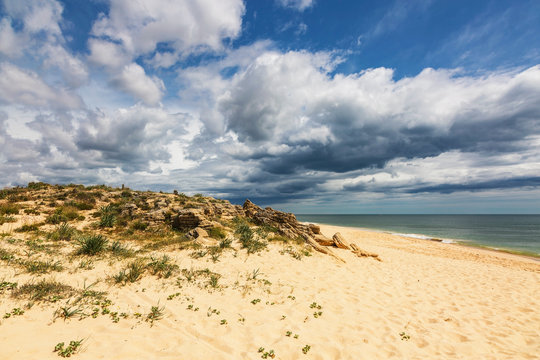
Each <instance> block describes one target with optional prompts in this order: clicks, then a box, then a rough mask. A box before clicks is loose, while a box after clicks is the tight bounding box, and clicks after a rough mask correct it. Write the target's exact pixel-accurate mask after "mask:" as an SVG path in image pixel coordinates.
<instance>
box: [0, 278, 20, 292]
mask: <svg viewBox="0 0 540 360" xmlns="http://www.w3.org/2000/svg"><path fill="white" fill-rule="evenodd" d="M16 288H17V283H16V282H9V281H2V282H0V294H3V293H4V292H5V291H6V290H15V289H16Z"/></svg>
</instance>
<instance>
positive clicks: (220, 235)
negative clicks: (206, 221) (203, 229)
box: [208, 227, 227, 240]
mask: <svg viewBox="0 0 540 360" xmlns="http://www.w3.org/2000/svg"><path fill="white" fill-rule="evenodd" d="M208 235H210V237H211V238H214V239H217V240H221V239H225V238H226V237H227V233H226V232H225V231H224V230H223V229H222V228H220V227H212V228H210V229H209V230H208Z"/></svg>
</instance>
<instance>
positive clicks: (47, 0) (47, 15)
mask: <svg viewBox="0 0 540 360" xmlns="http://www.w3.org/2000/svg"><path fill="white" fill-rule="evenodd" d="M4 7H5V9H6V13H7V14H9V15H10V16H11V17H12V18H15V19H21V20H22V21H23V24H24V29H25V30H26V31H28V32H30V33H37V32H40V31H44V32H46V33H47V34H48V35H49V36H61V35H62V31H61V30H60V26H59V25H58V23H59V22H60V20H61V19H62V10H63V8H62V5H60V3H59V2H58V1H56V0H24V1H21V0H4Z"/></svg>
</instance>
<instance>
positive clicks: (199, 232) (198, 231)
mask: <svg viewBox="0 0 540 360" xmlns="http://www.w3.org/2000/svg"><path fill="white" fill-rule="evenodd" d="M187 236H189V237H191V238H193V239H199V238H206V237H208V233H207V232H206V230H204V229H202V228H200V227H197V228H195V229H192V230H190V231H189V232H188V233H187Z"/></svg>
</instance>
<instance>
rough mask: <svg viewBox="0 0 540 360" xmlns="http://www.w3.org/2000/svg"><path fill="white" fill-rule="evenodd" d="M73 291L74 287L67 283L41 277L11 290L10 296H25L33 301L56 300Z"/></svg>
mask: <svg viewBox="0 0 540 360" xmlns="http://www.w3.org/2000/svg"><path fill="white" fill-rule="evenodd" d="M74 292H75V291H74V289H73V288H72V287H71V286H69V285H66V284H63V283H61V282H58V281H56V280H46V279H42V280H40V281H38V282H30V283H27V284H24V285H22V286H20V287H18V288H17V289H15V290H14V291H13V292H12V296H13V297H15V298H20V297H27V298H29V299H30V300H33V301H49V302H56V301H58V300H60V299H62V298H64V297H66V296H68V295H71V294H73V293H74Z"/></svg>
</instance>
